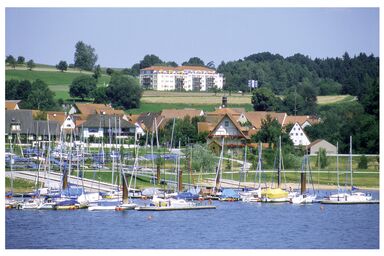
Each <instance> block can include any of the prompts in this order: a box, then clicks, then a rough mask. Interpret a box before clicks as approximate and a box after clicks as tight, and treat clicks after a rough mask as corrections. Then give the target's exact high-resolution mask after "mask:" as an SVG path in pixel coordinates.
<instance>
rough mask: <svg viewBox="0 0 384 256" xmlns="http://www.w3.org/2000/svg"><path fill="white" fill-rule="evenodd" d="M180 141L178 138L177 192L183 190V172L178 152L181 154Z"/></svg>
mask: <svg viewBox="0 0 384 256" xmlns="http://www.w3.org/2000/svg"><path fill="white" fill-rule="evenodd" d="M180 145H181V143H180V140H179V156H178V157H177V185H178V186H177V192H178V193H180V192H182V191H183V172H182V170H181V169H180V154H181V147H180Z"/></svg>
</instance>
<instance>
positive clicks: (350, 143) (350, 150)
mask: <svg viewBox="0 0 384 256" xmlns="http://www.w3.org/2000/svg"><path fill="white" fill-rule="evenodd" d="M349 169H350V171H351V192H352V189H353V175H352V136H349Z"/></svg>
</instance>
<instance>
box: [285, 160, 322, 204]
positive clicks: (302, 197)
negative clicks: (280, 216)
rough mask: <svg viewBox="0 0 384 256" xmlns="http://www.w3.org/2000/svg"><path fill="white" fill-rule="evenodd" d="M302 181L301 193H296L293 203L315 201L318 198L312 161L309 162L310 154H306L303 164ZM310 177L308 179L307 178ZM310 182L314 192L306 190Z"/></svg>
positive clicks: (292, 199)
mask: <svg viewBox="0 0 384 256" xmlns="http://www.w3.org/2000/svg"><path fill="white" fill-rule="evenodd" d="M308 171H309V176H307V173H308ZM300 178H301V182H300V194H296V195H294V196H293V197H292V198H291V203H293V204H310V203H313V202H314V201H315V200H316V197H317V196H316V194H315V193H314V192H315V189H314V186H313V181H312V173H311V169H310V163H309V156H308V154H305V155H304V158H303V162H302V164H301V175H300ZM307 179H308V180H307ZM307 181H308V183H311V184H312V191H313V194H310V193H309V191H307V190H306V185H307Z"/></svg>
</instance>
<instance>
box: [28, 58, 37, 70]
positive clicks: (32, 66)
mask: <svg viewBox="0 0 384 256" xmlns="http://www.w3.org/2000/svg"><path fill="white" fill-rule="evenodd" d="M27 67H28V69H29V70H30V71H32V69H33V68H34V67H36V64H35V62H34V61H33V60H29V61H28V62H27Z"/></svg>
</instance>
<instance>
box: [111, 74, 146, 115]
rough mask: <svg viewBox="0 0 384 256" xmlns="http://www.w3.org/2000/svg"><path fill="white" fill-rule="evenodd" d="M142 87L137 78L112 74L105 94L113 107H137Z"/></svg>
mask: <svg viewBox="0 0 384 256" xmlns="http://www.w3.org/2000/svg"><path fill="white" fill-rule="evenodd" d="M141 95H142V89H141V87H140V84H139V81H138V79H137V78H134V77H132V76H125V75H122V74H113V75H112V77H111V81H110V82H109V86H108V88H107V96H108V97H109V98H110V99H111V103H112V105H113V106H114V107H121V108H125V109H131V108H138V107H139V106H140V98H141Z"/></svg>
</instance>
